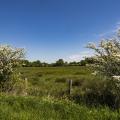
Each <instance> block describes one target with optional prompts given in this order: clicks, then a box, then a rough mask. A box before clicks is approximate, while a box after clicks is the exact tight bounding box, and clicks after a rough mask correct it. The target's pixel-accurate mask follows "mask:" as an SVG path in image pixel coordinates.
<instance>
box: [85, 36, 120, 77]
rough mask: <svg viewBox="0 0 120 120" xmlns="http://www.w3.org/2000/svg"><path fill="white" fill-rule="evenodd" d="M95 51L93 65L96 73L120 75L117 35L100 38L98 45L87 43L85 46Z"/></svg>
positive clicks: (119, 44)
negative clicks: (109, 37) (110, 37)
mask: <svg viewBox="0 0 120 120" xmlns="http://www.w3.org/2000/svg"><path fill="white" fill-rule="evenodd" d="M87 47H88V48H90V49H93V50H94V51H95V56H94V57H93V58H94V61H95V64H94V67H95V69H96V70H97V71H98V73H102V74H104V75H106V76H109V77H112V76H119V75H120V39H119V36H117V37H116V38H112V39H107V40H102V41H101V42H100V43H99V45H98V46H96V45H95V44H92V43H90V44H88V46H87Z"/></svg>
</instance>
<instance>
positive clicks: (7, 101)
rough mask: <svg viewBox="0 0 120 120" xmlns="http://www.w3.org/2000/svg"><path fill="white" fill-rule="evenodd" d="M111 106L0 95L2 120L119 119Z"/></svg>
mask: <svg viewBox="0 0 120 120" xmlns="http://www.w3.org/2000/svg"><path fill="white" fill-rule="evenodd" d="M119 119H120V114H119V113H118V112H116V111H111V110H110V109H109V108H87V107H86V106H83V105H78V104H74V103H72V102H70V101H66V100H56V99H53V98H40V99H39V98H37V97H13V96H4V95H2V96H0V120H119Z"/></svg>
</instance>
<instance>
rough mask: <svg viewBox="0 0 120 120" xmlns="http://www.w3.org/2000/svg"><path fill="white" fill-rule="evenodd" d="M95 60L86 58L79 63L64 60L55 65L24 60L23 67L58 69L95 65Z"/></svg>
mask: <svg viewBox="0 0 120 120" xmlns="http://www.w3.org/2000/svg"><path fill="white" fill-rule="evenodd" d="M93 63H94V60H93V58H85V59H84V60H81V61H79V62H75V61H74V62H66V61H64V60H63V59H59V60H57V61H56V62H55V63H46V62H41V61H40V60H36V61H32V62H31V61H29V60H22V66H23V67H58V66H86V65H87V64H93Z"/></svg>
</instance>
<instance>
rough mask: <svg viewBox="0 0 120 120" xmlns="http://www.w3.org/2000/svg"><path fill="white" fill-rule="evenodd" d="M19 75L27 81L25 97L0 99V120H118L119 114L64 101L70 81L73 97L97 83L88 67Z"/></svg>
mask: <svg viewBox="0 0 120 120" xmlns="http://www.w3.org/2000/svg"><path fill="white" fill-rule="evenodd" d="M19 71H20V72H21V74H22V77H23V78H25V77H26V78H28V89H27V92H28V96H21V97H20V96H10V95H4V94H3V95H0V120H119V119H120V114H119V112H118V111H112V110H110V109H109V108H107V107H104V106H102V107H96V108H94V107H87V106H85V105H83V104H77V103H75V101H71V100H68V98H67V97H65V96H66V95H67V90H68V80H69V79H72V80H73V88H72V95H74V94H76V93H79V92H80V89H81V88H82V87H83V86H85V85H86V84H89V83H90V81H93V80H95V81H97V80H98V78H96V77H95V76H93V75H92V74H91V73H92V72H93V71H92V70H91V69H90V68H88V67H74V66H73V67H26V68H20V69H19ZM63 96H64V97H63Z"/></svg>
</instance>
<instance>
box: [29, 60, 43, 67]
mask: <svg viewBox="0 0 120 120" xmlns="http://www.w3.org/2000/svg"><path fill="white" fill-rule="evenodd" d="M31 66H32V67H42V63H41V62H40V61H39V60H37V61H33V62H32V63H31Z"/></svg>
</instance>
